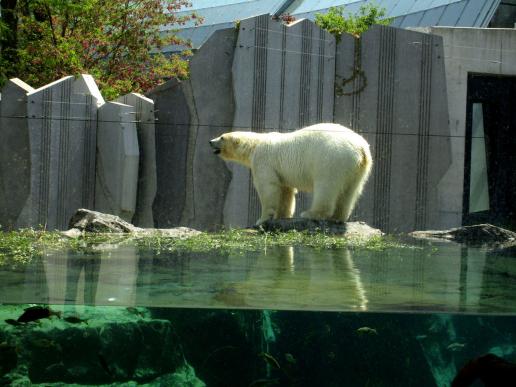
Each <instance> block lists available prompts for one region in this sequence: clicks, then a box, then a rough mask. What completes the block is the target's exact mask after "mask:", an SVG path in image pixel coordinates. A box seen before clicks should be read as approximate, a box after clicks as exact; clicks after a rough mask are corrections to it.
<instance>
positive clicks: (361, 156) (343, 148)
mask: <svg viewBox="0 0 516 387" xmlns="http://www.w3.org/2000/svg"><path fill="white" fill-rule="evenodd" d="M266 138H267V140H268V141H266V142H265V143H262V144H261V145H260V146H259V147H258V148H257V149H256V154H255V156H256V157H257V158H258V159H262V157H260V154H261V153H262V152H260V149H259V148H262V147H263V151H264V152H263V155H264V156H265V155H266V157H267V160H263V159H262V160H261V161H260V163H266V164H268V165H271V164H272V165H274V166H275V169H276V172H277V174H278V176H279V177H280V178H281V179H282V180H284V182H285V183H286V184H287V185H292V186H295V187H297V188H298V189H300V190H303V191H311V188H312V185H313V183H314V181H316V180H318V179H323V180H328V181H332V179H337V180H341V181H342V182H343V184H345V183H346V181H347V180H348V176H344V175H346V174H353V173H354V172H353V171H355V170H356V169H357V168H360V165H361V164H362V163H364V162H365V163H367V164H369V163H370V159H371V155H370V151H369V144H368V143H367V141H366V140H365V139H364V138H363V137H362V136H360V135H359V134H357V133H355V132H354V131H352V130H351V129H348V128H346V127H344V126H342V125H338V124H332V123H323V124H316V125H312V126H308V127H305V128H303V129H300V130H297V131H294V132H290V133H274V134H273V133H269V134H268V135H267V137H266ZM269 145H270V146H269ZM266 148H269V149H267V150H266ZM262 165H263V164H262ZM365 167H366V168H370V166H369V165H366V166H365ZM349 178H352V176H349Z"/></svg>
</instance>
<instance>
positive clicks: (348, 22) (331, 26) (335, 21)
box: [315, 4, 391, 39]
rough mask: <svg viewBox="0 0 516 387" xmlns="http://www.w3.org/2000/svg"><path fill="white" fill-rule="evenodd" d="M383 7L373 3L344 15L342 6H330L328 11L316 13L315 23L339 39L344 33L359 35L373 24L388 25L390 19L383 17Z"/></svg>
mask: <svg viewBox="0 0 516 387" xmlns="http://www.w3.org/2000/svg"><path fill="white" fill-rule="evenodd" d="M385 13H386V11H385V9H384V8H379V7H378V6H376V5H374V4H365V5H362V6H361V7H360V10H359V12H358V14H357V15H353V14H348V15H347V16H344V7H330V9H329V10H328V13H325V14H322V13H316V14H315V24H317V25H318V26H319V27H321V28H322V29H325V30H327V31H328V32H329V33H331V34H332V35H334V36H335V37H336V38H337V39H340V35H342V34H344V33H348V34H352V35H355V36H360V35H361V34H362V33H363V32H365V31H367V30H368V29H369V28H370V27H371V26H372V25H373V24H382V25H389V24H390V23H391V19H384V18H383V17H384V16H385Z"/></svg>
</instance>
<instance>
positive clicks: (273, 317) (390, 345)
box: [0, 243, 516, 386]
mask: <svg viewBox="0 0 516 387" xmlns="http://www.w3.org/2000/svg"><path fill="white" fill-rule="evenodd" d="M515 277H516V257H510V256H499V255H494V254H493V253H492V252H490V250H488V249H485V248H466V247H461V246H459V245H456V244H448V243H433V244H426V243H425V244H418V245H417V246H415V247H414V248H404V249H388V250H385V251H367V250H338V249H335V250H315V249H310V248H306V247H274V248H269V249H267V250H261V251H255V252H245V253H243V252H237V251H235V252H231V253H225V254H220V253H217V252H211V253H203V254H191V253H181V254H178V253H176V254H159V255H157V254H156V253H155V252H154V251H150V250H145V249H138V248H136V247H134V246H127V245H126V246H120V247H113V246H111V247H110V246H104V247H103V248H101V249H99V250H97V251H89V253H88V254H80V253H77V252H52V253H48V254H46V255H45V256H43V257H40V258H35V259H34V260H33V261H32V262H31V263H30V264H29V265H27V266H26V267H22V268H17V269H12V270H11V269H9V268H6V267H3V268H2V269H0V303H2V305H0V385H2V383H3V384H4V385H30V383H32V384H35V385H38V384H39V385H44V386H47V385H73V384H74V383H76V384H81V385H127V386H129V385H153V386H154V385H155V386H158V385H162V386H167V385H178V386H189V385H191V386H201V385H208V386H316V385H318V386H413V385H418V386H447V385H450V383H451V381H452V380H453V378H454V377H455V375H456V374H457V372H458V371H459V369H460V368H461V367H462V366H463V365H464V364H466V363H467V362H468V361H469V360H471V359H473V358H476V357H478V356H482V355H485V354H487V353H493V354H495V355H497V356H499V357H501V358H503V359H506V360H508V361H515V360H516V353H515V351H516V341H515V337H516V281H515ZM29 304H39V305H50V308H51V310H52V311H53V312H60V314H61V315H60V317H59V316H51V317H49V318H41V319H38V320H37V321H34V322H29V323H22V324H14V325H13V323H12V321H11V323H8V322H6V321H5V320H9V319H11V320H16V319H17V318H18V317H19V316H21V315H22V313H23V309H24V308H26V307H28V306H29ZM70 317H72V318H70ZM16 383H18V384H16ZM24 383H25V384H24ZM476 385H480V384H476ZM515 385H516V384H515Z"/></svg>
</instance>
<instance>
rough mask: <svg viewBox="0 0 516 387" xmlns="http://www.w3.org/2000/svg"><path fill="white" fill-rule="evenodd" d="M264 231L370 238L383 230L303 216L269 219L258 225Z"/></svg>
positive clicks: (380, 233) (359, 223) (362, 224)
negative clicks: (318, 233) (305, 232)
mask: <svg viewBox="0 0 516 387" xmlns="http://www.w3.org/2000/svg"><path fill="white" fill-rule="evenodd" d="M258 228H259V229H261V230H264V231H279V232H286V231H292V230H296V231H308V232H324V233H327V234H335V235H340V236H344V237H361V238H371V237H374V236H382V235H383V232H382V231H381V230H379V229H377V228H373V227H371V226H369V225H367V224H366V223H364V222H346V223H340V222H332V221H326V220H325V221H319V220H311V219H304V218H291V219H271V220H268V221H266V222H265V223H263V224H262V225H260V226H258Z"/></svg>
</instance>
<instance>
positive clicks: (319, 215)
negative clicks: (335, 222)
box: [300, 210, 331, 220]
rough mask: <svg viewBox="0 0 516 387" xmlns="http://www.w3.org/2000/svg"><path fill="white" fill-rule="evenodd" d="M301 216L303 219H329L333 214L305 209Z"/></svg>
mask: <svg viewBox="0 0 516 387" xmlns="http://www.w3.org/2000/svg"><path fill="white" fill-rule="evenodd" d="M300 216H301V218H303V219H311V220H325V219H329V218H330V217H331V214H329V213H327V212H326V211H312V210H307V211H303V212H302V213H301V214H300Z"/></svg>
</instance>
